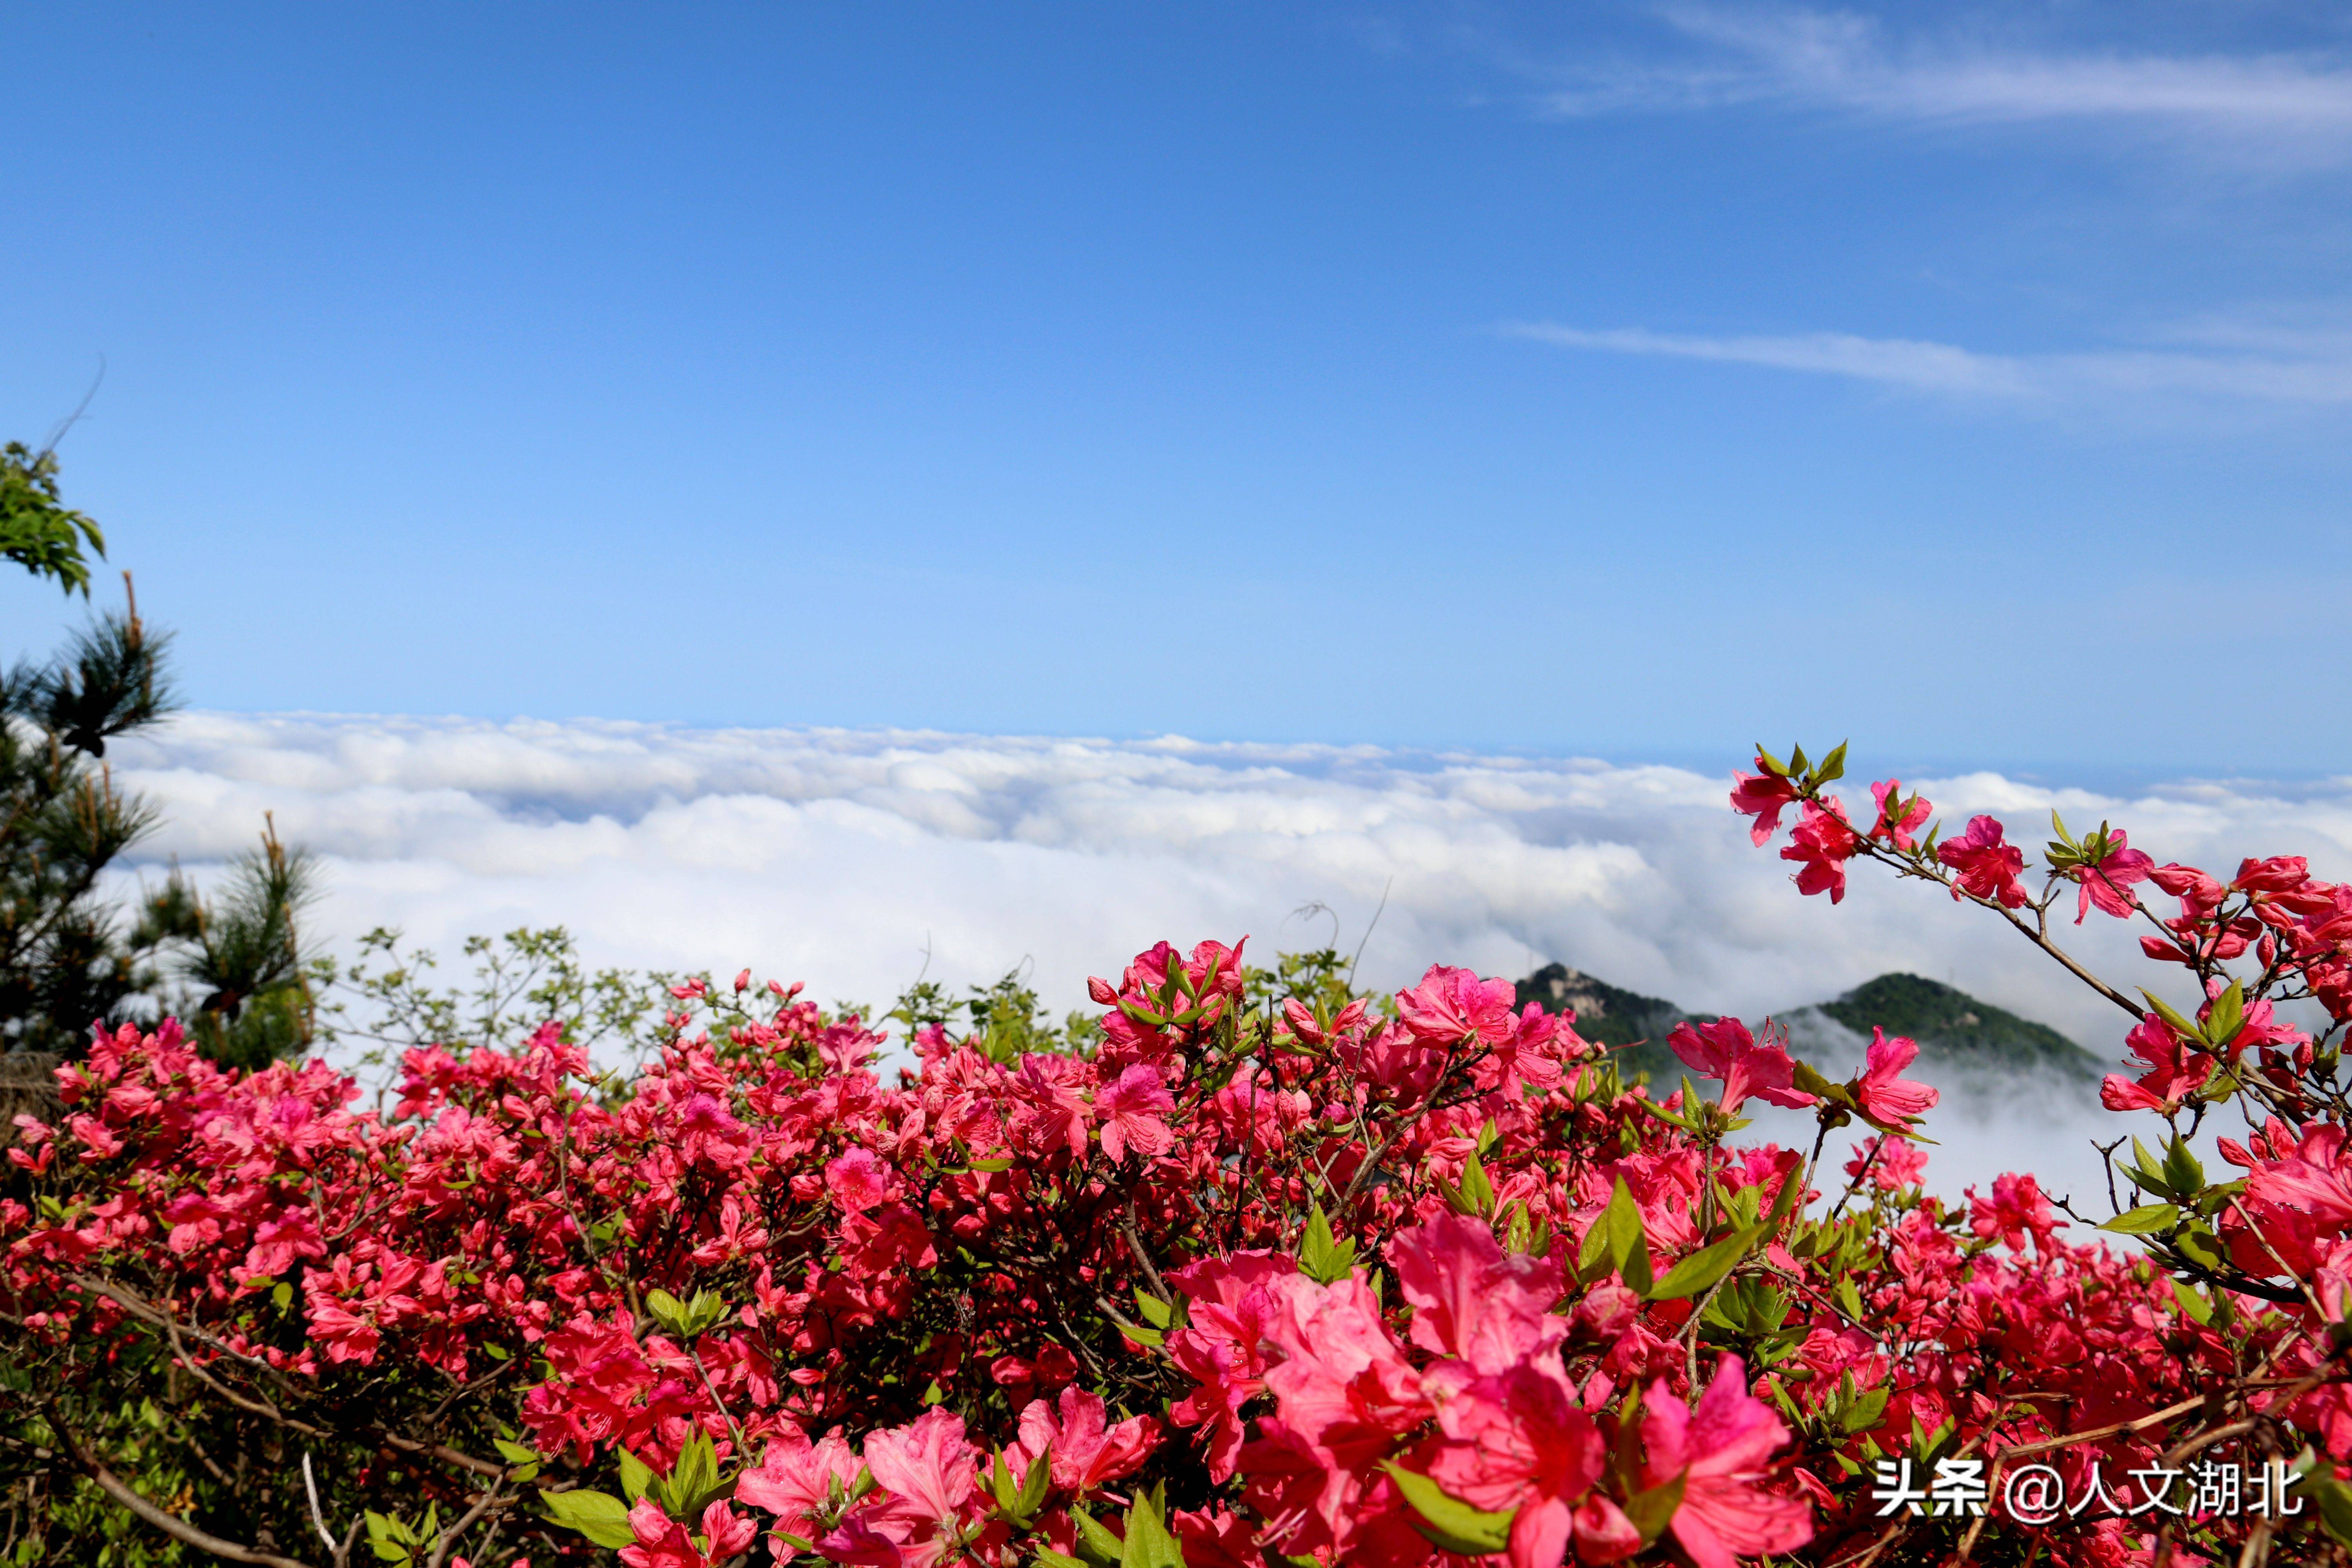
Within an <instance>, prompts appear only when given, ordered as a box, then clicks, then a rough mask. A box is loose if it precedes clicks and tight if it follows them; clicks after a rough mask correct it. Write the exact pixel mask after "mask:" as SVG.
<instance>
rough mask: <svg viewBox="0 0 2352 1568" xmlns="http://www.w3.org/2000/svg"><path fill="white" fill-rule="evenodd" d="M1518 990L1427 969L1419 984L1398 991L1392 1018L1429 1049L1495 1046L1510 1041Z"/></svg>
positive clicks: (1470, 974)
mask: <svg viewBox="0 0 2352 1568" xmlns="http://www.w3.org/2000/svg"><path fill="white" fill-rule="evenodd" d="M1516 1005H1517V990H1516V988H1515V987H1513V985H1512V984H1511V983H1510V982H1509V981H1507V980H1481V979H1479V978H1478V976H1477V974H1476V973H1475V972H1474V971H1472V970H1467V969H1449V968H1447V967H1446V966H1445V965H1444V964H1442V963H1436V964H1432V965H1430V969H1429V973H1426V974H1424V975H1423V976H1422V977H1421V984H1418V985H1416V986H1414V987H1413V988H1412V990H1410V991H1400V992H1398V993H1397V1016H1398V1017H1400V1018H1402V1019H1403V1020H1404V1026H1405V1027H1406V1028H1408V1029H1411V1030H1412V1032H1413V1035H1414V1036H1415V1037H1417V1038H1419V1039H1422V1040H1424V1041H1426V1042H1428V1043H1429V1044H1431V1045H1435V1046H1451V1045H1458V1044H1461V1043H1462V1042H1464V1041H1471V1042H1475V1043H1479V1044H1485V1045H1498V1044H1501V1043H1503V1042H1505V1041H1507V1040H1508V1039H1510V1038H1511V1037H1512V1035H1513V1034H1514V1032H1515V1031H1516V1029H1517V1020H1516V1019H1515V1018H1514V1017H1513V1016H1512V1013H1513V1009H1514V1008H1515V1007H1516Z"/></svg>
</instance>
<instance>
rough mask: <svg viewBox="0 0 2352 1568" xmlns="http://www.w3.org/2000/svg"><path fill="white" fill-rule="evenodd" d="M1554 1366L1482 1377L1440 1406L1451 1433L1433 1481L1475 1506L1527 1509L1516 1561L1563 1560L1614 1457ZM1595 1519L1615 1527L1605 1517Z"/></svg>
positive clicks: (1514, 1525) (1515, 1527) (1514, 1537)
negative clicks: (1583, 1503) (1583, 1504)
mask: <svg viewBox="0 0 2352 1568" xmlns="http://www.w3.org/2000/svg"><path fill="white" fill-rule="evenodd" d="M1549 1364H1550V1368H1551V1370H1549V1371H1545V1370H1538V1366H1536V1365H1533V1364H1529V1363H1516V1364H1514V1365H1512V1366H1511V1367H1510V1368H1509V1369H1508V1370H1507V1371H1506V1372H1503V1373H1498V1374H1496V1375H1495V1376H1491V1377H1483V1378H1480V1379H1479V1380H1478V1381H1477V1382H1475V1383H1473V1384H1470V1385H1468V1386H1467V1387H1465V1388H1464V1389H1462V1390H1460V1391H1459V1392H1458V1393H1456V1394H1454V1396H1453V1397H1452V1398H1450V1399H1448V1400H1447V1401H1446V1402H1445V1403H1444V1405H1441V1406H1440V1407H1439V1409H1438V1412H1437V1423H1438V1427H1439V1430H1440V1431H1441V1432H1443V1433H1444V1442H1443V1443H1442V1444H1441V1445H1440V1446H1439V1447H1438V1449H1437V1451H1436V1453H1435V1454H1434V1455H1433V1456H1431V1458H1430V1459H1429V1461H1428V1464H1429V1472H1428V1473H1429V1476H1430V1479H1432V1480H1434V1481H1435V1482H1436V1483H1437V1484H1438V1485H1439V1486H1441V1487H1443V1488H1444V1489H1445V1490H1446V1492H1447V1493H1448V1494H1449V1495H1451V1496H1454V1497H1457V1498H1460V1499H1461V1500H1463V1501H1464V1502H1466V1503H1468V1504H1470V1505H1471V1506H1472V1507H1473V1508H1477V1509H1483V1510H1486V1511H1487V1512H1489V1513H1501V1512H1503V1511H1505V1510H1511V1509H1516V1510H1518V1511H1517V1517H1516V1518H1514V1519H1513V1520H1512V1521H1511V1535H1510V1550H1509V1553H1508V1558H1509V1562H1510V1564H1511V1568H1559V1564H1560V1563H1561V1562H1562V1561H1563V1560H1564V1559H1565V1558H1566V1557H1567V1556H1568V1550H1569V1544H1570V1542H1571V1541H1572V1540H1573V1539H1574V1538H1575V1535H1576V1533H1577V1525H1578V1522H1579V1521H1578V1517H1577V1514H1578V1510H1577V1503H1578V1500H1580V1499H1581V1498H1583V1497H1584V1496H1585V1495H1586V1494H1587V1493H1588V1492H1590V1491H1591V1489H1592V1483H1593V1482H1594V1481H1596V1480H1598V1479H1600V1477H1601V1468H1602V1465H1603V1463H1604V1461H1605V1459H1606V1458H1607V1452H1608V1446H1607V1445H1606V1444H1605V1443H1603V1442H1602V1441H1601V1429H1600V1428H1599V1427H1598V1426H1595V1425H1594V1424H1593V1420H1592V1417H1591V1416H1590V1415H1586V1414H1585V1413H1584V1412H1583V1411H1582V1410H1581V1409H1580V1408H1578V1406H1577V1404H1576V1402H1575V1400H1574V1399H1573V1398H1571V1397H1570V1394H1569V1390H1568V1384H1567V1382H1566V1380H1565V1379H1564V1378H1562V1377H1561V1376H1560V1374H1559V1371H1558V1370H1557V1369H1558V1366H1559V1363H1558V1362H1557V1361H1556V1360H1555V1361H1552V1362H1551V1363H1549ZM1610 1511H1611V1512H1614V1511H1615V1510H1613V1509H1612V1510H1610ZM1620 1517H1622V1515H1621V1516H1620ZM1594 1523H1595V1525H1596V1526H1598V1527H1599V1529H1600V1531H1601V1532H1602V1533H1603V1534H1604V1536H1605V1535H1606V1534H1608V1533H1613V1532H1612V1531H1611V1529H1610V1523H1609V1521H1607V1520H1606V1518H1605V1516H1604V1515H1601V1514H1600V1513H1598V1512H1596V1513H1595V1515H1594ZM1636 1539H1637V1540H1638V1537H1637V1538H1636Z"/></svg>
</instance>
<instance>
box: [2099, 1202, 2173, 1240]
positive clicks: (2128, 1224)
mask: <svg viewBox="0 0 2352 1568" xmlns="http://www.w3.org/2000/svg"><path fill="white" fill-rule="evenodd" d="M2179 1222H2180V1211H2179V1209H2178V1208H2176V1207H2174V1206H2173V1205H2170V1204H2142V1205H2140V1206H2139V1207H2137V1208H2136V1209H2126V1210H2125V1211H2124V1212H2123V1213H2122V1214H2119V1215H2116V1217H2115V1218H2113V1219H2111V1220H2109V1221H2107V1223H2106V1224H2105V1225H2103V1226H2099V1228H2100V1229H2101V1230H2112V1231H2114V1232H2115V1233H2116V1235H2117V1236H2152V1235H2154V1234H2155V1233H2156V1232H2158V1231H2159V1230H2170V1229H2171V1228H2172V1227H2173V1226H2175V1225H2178V1224H2179Z"/></svg>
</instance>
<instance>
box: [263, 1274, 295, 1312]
mask: <svg viewBox="0 0 2352 1568" xmlns="http://www.w3.org/2000/svg"><path fill="white" fill-rule="evenodd" d="M269 1300H270V1302H271V1304H272V1305H274V1306H276V1307H277V1309H278V1310H279V1311H281V1312H282V1311H284V1310H286V1309H287V1308H289V1307H290V1306H292V1305H293V1304H294V1287H293V1286H291V1285H289V1284H288V1283H286V1281H285V1280H283V1279H280V1280H279V1281H278V1283H277V1284H275V1285H272V1286H271V1287H270V1288H269Z"/></svg>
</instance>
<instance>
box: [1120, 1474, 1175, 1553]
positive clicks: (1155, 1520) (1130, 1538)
mask: <svg viewBox="0 0 2352 1568" xmlns="http://www.w3.org/2000/svg"><path fill="white" fill-rule="evenodd" d="M1118 1568H1184V1552H1183V1549H1182V1548H1181V1547H1179V1546H1178V1545H1177V1544H1176V1540H1175V1538H1174V1537H1173V1536H1171V1535H1170V1534H1169V1533H1168V1526H1167V1523H1166V1521H1163V1520H1162V1519H1161V1518H1160V1501H1159V1500H1158V1499H1157V1498H1155V1497H1153V1496H1152V1495H1151V1494H1150V1492H1146V1491H1140V1490H1139V1491H1138V1492H1137V1493H1136V1494H1135V1504H1134V1506H1133V1507H1131V1508H1129V1510H1127V1539H1126V1540H1125V1541H1123V1542H1120V1544H1119V1553H1118Z"/></svg>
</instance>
